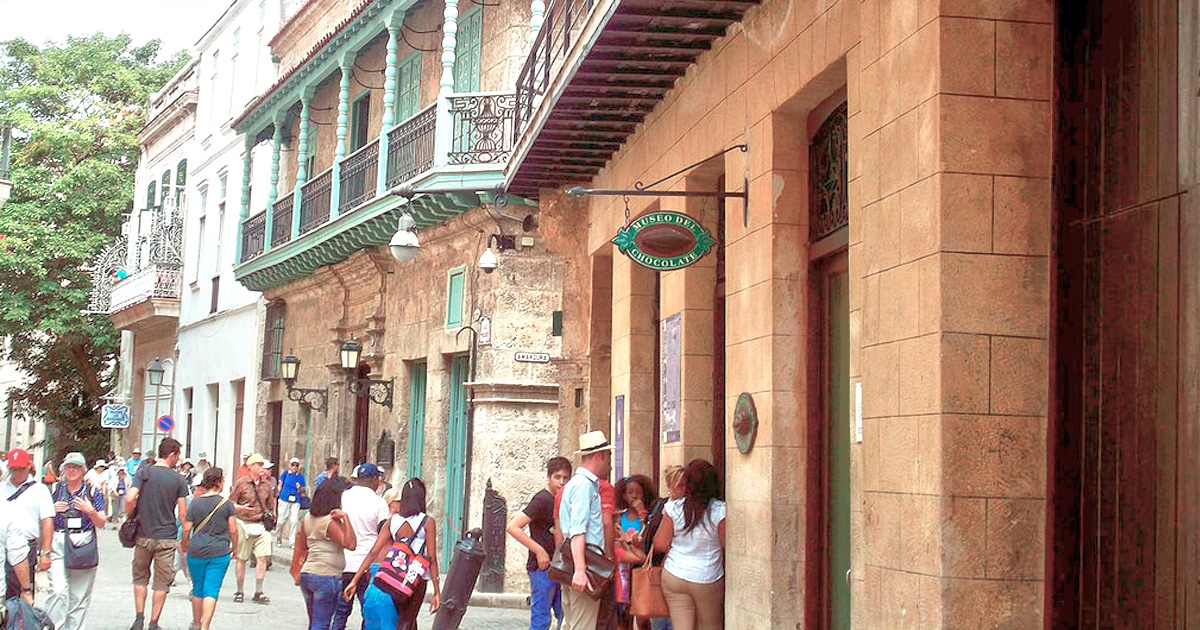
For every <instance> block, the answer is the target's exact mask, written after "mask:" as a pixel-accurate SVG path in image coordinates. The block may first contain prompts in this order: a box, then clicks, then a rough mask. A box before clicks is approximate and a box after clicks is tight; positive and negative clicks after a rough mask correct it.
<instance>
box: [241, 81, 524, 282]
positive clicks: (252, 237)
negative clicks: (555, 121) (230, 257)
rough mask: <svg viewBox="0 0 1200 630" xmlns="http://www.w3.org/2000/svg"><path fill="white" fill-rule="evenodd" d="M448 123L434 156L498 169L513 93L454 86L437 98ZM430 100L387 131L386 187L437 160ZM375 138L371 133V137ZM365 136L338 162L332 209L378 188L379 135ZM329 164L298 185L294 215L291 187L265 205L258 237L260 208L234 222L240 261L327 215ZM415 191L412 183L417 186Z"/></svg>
mask: <svg viewBox="0 0 1200 630" xmlns="http://www.w3.org/2000/svg"><path fill="white" fill-rule="evenodd" d="M445 102H446V103H447V110H448V111H447V112H446V113H448V114H449V116H448V120H449V125H450V129H449V130H447V132H446V133H447V134H448V135H449V136H450V138H449V143H448V145H447V147H446V149H444V151H445V152H446V154H445V156H444V158H443V161H442V162H441V164H444V165H448V166H453V167H458V166H464V165H473V164H480V165H488V166H496V167H497V168H498V169H503V167H504V165H505V164H506V163H507V162H508V159H509V157H510V155H511V154H512V149H513V123H514V120H515V114H516V97H515V95H513V94H512V93H511V92H473V93H469V94H455V95H452V96H450V97H449V98H448V99H446V101H445ZM437 120H438V110H437V104H436V103H434V104H432V105H430V106H428V107H426V108H425V109H423V110H421V111H420V112H417V114H416V115H414V116H412V117H410V118H408V119H407V120H404V121H402V122H400V123H399V124H398V125H396V126H395V127H393V128H392V129H391V130H389V131H388V135H387V152H386V153H385V154H384V156H383V157H384V159H385V163H384V164H383V172H384V173H385V174H386V176H387V181H386V188H393V187H396V186H399V185H401V184H404V183H406V182H411V181H413V180H415V179H417V178H418V177H421V176H422V175H425V174H426V173H429V172H431V171H433V170H434V169H435V168H438V164H439V162H438V159H437V146H438V141H437V136H438V134H437ZM376 140H377V139H376ZM376 140H372V141H371V142H368V143H367V144H365V145H363V147H361V148H360V149H359V150H357V151H355V152H354V153H352V154H351V155H349V156H348V157H346V158H344V159H343V160H342V162H341V167H340V169H339V171H340V172H339V175H338V182H337V183H336V185H337V186H338V204H337V206H338V207H337V214H338V215H339V216H340V215H344V214H349V213H351V212H354V210H355V209H357V208H359V207H361V206H362V205H364V204H366V203H367V202H369V201H371V200H372V199H374V198H375V195H376V193H377V192H378V190H379V186H378V184H379V181H378V178H379V173H380V164H379V159H380V154H379V142H378V141H376ZM333 185H334V182H333V169H327V170H325V171H323V172H321V173H320V174H318V175H317V176H316V177H314V178H312V179H311V180H309V181H308V182H307V183H305V184H304V185H303V186H302V187H301V189H300V195H301V197H300V216H299V217H295V216H293V215H294V214H295V213H294V207H295V206H294V203H293V194H288V195H285V196H283V197H281V198H280V199H279V200H278V201H276V202H275V206H274V207H273V208H272V209H271V212H270V218H269V220H270V221H271V239H270V243H267V242H266V227H267V221H268V218H267V216H266V213H260V214H257V215H255V216H252V217H250V218H248V219H246V221H245V222H244V223H243V224H242V257H241V260H242V262H245V261H247V260H250V259H251V258H254V257H256V256H260V255H262V254H263V252H264V251H266V250H268V249H271V248H275V247H278V246H280V245H283V244H285V243H287V242H289V241H291V240H292V224H293V222H294V221H297V220H298V221H299V229H298V233H299V234H301V235H303V234H307V233H309V232H311V231H313V230H315V229H317V228H319V227H321V226H322V225H325V224H326V223H328V222H329V220H330V201H331V199H332V194H331V193H332V186H333ZM417 192H420V189H419V188H418V189H417Z"/></svg>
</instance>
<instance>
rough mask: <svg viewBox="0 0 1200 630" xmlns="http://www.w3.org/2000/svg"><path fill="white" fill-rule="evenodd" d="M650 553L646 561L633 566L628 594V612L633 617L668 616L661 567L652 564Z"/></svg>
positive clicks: (669, 613) (669, 614)
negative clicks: (631, 581)
mask: <svg viewBox="0 0 1200 630" xmlns="http://www.w3.org/2000/svg"><path fill="white" fill-rule="evenodd" d="M652 559H653V555H652V554H646V562H645V563H643V564H642V566H640V567H633V571H632V573H633V587H632V588H631V589H630V595H629V614H631V615H633V616H635V617H669V616H671V612H670V611H669V610H667V598H666V597H665V596H664V595H663V590H662V572H663V569H662V567H656V566H654V564H653V562H651V560H652Z"/></svg>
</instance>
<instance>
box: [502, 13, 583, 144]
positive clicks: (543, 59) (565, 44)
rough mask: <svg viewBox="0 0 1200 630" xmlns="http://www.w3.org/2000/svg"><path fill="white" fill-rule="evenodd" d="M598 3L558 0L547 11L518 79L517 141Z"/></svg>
mask: <svg viewBox="0 0 1200 630" xmlns="http://www.w3.org/2000/svg"><path fill="white" fill-rule="evenodd" d="M598 4H599V2H597V0H556V1H554V2H551V3H550V6H549V7H547V8H546V17H545V21H543V22H542V28H541V29H540V30H539V31H538V34H537V38H536V39H534V40H533V47H532V49H531V50H530V52H529V57H528V58H526V60H525V66H524V67H523V68H521V74H520V75H518V77H517V94H516V111H515V112H514V118H513V137H514V138H520V137H521V134H522V133H524V131H525V126H526V125H527V124H529V121H530V119H531V118H533V112H534V110H536V109H537V106H538V103H539V102H540V101H541V98H542V97H543V96H545V94H546V92H547V91H548V90H549V88H550V83H551V81H552V79H553V78H554V77H555V76H556V75H557V74H558V73H559V72H560V71H561V69H562V66H563V64H564V63H565V61H566V58H567V55H568V54H570V52H571V46H572V45H573V44H574V42H575V40H576V39H577V38H578V36H579V31H581V30H582V29H583V25H584V24H585V23H586V22H587V17H588V14H590V13H591V12H592V10H593V9H595V8H596V6H597V5H598Z"/></svg>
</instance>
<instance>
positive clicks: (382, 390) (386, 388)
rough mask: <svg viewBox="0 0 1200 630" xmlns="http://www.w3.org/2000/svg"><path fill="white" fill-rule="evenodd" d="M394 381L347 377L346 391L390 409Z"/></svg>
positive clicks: (390, 379) (392, 379) (391, 379)
mask: <svg viewBox="0 0 1200 630" xmlns="http://www.w3.org/2000/svg"><path fill="white" fill-rule="evenodd" d="M395 385H396V379H394V378H389V379H387V380H383V379H374V378H354V377H353V376H347V378H346V389H348V390H350V393H351V394H354V395H355V396H359V397H363V398H370V399H371V402H373V403H377V404H380V405H383V406H384V407H387V408H388V409H391V408H392V390H393V389H394V388H395Z"/></svg>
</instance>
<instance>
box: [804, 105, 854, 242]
mask: <svg viewBox="0 0 1200 630" xmlns="http://www.w3.org/2000/svg"><path fill="white" fill-rule="evenodd" d="M846 114H847V110H846V104H845V103H842V104H841V105H840V106H838V108H837V109H835V110H833V112H832V113H831V114H829V117H828V118H826V119H825V122H823V123H821V128H820V129H818V130H817V135H816V136H814V137H813V141H812V145H811V146H810V147H809V149H808V197H809V204H808V208H809V210H808V212H809V215H808V216H809V227H808V240H809V241H810V242H814V243H815V242H817V241H819V240H821V239H823V238H825V237H826V236H829V235H830V234H833V233H834V232H836V231H838V230H840V229H841V228H843V227H845V226H847V225H849V223H850V215H849V213H848V212H847V209H846V201H847V194H846V179H847V175H848V169H847V151H846V147H847V145H846V136H847V133H846V117H847V116H846Z"/></svg>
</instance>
